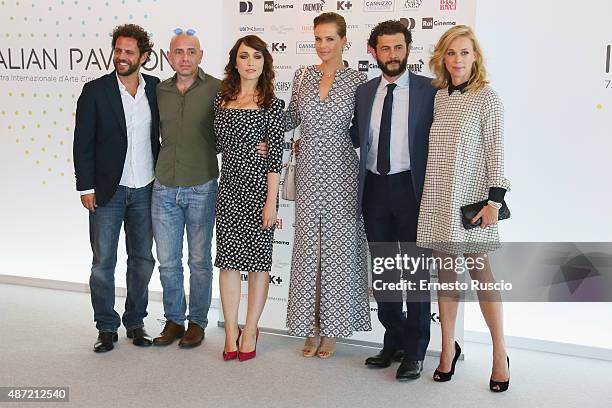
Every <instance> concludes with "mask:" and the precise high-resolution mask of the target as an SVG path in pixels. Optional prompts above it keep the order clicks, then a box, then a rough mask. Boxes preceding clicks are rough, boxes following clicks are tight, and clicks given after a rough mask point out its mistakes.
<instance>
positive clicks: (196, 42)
mask: <svg viewBox="0 0 612 408" xmlns="http://www.w3.org/2000/svg"><path fill="white" fill-rule="evenodd" d="M177 47H187V48H195V49H196V50H197V51H201V47H200V39H199V38H198V37H197V36H195V35H187V34H185V33H182V34H179V35H175V36H174V37H172V40H170V51H172V50H173V49H174V48H177Z"/></svg>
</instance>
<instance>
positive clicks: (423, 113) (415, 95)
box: [351, 72, 437, 207]
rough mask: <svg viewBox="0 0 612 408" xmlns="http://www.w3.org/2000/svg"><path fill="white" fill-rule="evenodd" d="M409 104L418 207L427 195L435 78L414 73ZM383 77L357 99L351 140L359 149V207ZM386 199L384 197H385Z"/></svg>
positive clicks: (363, 87)
mask: <svg viewBox="0 0 612 408" xmlns="http://www.w3.org/2000/svg"><path fill="white" fill-rule="evenodd" d="M409 75H410V82H409V91H408V92H409V102H408V105H409V107H408V112H406V115H408V146H409V150H410V170H411V174H412V184H413V186H414V193H415V195H416V201H417V203H418V204H420V202H421V195H422V194H423V184H424V183H425V167H426V166H427V151H428V146H429V128H430V127H431V123H432V122H433V106H434V97H435V96H436V92H437V89H436V88H435V87H434V86H433V85H432V84H431V78H427V77H424V76H420V75H416V74H413V73H412V72H410V74H409ZM380 79H381V77H377V78H373V79H371V80H370V81H368V82H366V83H365V84H362V85H360V86H359V87H358V88H357V94H356V99H355V116H354V117H353V125H352V126H351V139H352V141H353V145H354V146H355V147H359V157H360V160H359V204H360V207H361V203H362V200H363V188H364V184H365V176H366V172H367V170H366V161H367V157H368V151H369V149H370V146H369V141H368V140H369V133H370V119H371V116H372V105H373V104H374V97H375V96H376V90H377V88H378V85H379V84H380ZM381 198H384V197H381Z"/></svg>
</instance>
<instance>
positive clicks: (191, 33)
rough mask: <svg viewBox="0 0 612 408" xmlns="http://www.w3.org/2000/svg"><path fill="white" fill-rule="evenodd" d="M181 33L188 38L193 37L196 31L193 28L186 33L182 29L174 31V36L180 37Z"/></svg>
mask: <svg viewBox="0 0 612 408" xmlns="http://www.w3.org/2000/svg"><path fill="white" fill-rule="evenodd" d="M183 33H185V34H187V35H188V36H192V35H195V33H196V31H195V30H194V29H193V28H188V29H187V30H186V31H183V29H182V28H175V29H174V34H176V35H181V34H183Z"/></svg>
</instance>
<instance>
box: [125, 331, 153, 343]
mask: <svg viewBox="0 0 612 408" xmlns="http://www.w3.org/2000/svg"><path fill="white" fill-rule="evenodd" d="M127 337H128V339H132V343H133V344H134V345H135V346H140V347H148V346H150V345H152V344H153V339H152V338H151V336H149V335H148V334H147V331H146V330H145V329H144V327H139V328H137V329H132V330H128V331H127Z"/></svg>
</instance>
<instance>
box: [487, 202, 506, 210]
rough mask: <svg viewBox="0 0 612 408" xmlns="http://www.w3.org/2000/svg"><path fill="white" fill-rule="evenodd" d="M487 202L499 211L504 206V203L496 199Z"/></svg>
mask: <svg viewBox="0 0 612 408" xmlns="http://www.w3.org/2000/svg"><path fill="white" fill-rule="evenodd" d="M487 204H489V205H490V206H491V207H493V208H495V209H496V210H497V211H499V210H500V209H501V208H502V203H496V202H495V201H491V200H489V201H487Z"/></svg>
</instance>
